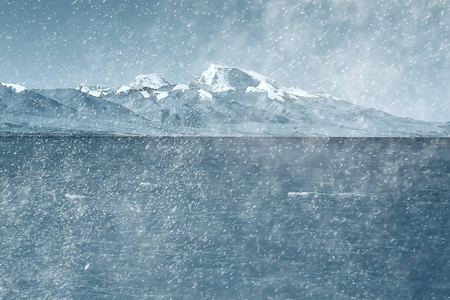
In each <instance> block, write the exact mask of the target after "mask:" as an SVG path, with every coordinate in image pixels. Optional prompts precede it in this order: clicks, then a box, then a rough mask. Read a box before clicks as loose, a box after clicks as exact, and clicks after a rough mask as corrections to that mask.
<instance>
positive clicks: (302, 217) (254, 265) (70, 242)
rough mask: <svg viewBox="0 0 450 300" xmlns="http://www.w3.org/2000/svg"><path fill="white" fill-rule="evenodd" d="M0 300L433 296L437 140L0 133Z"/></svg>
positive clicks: (445, 251)
mask: <svg viewBox="0 0 450 300" xmlns="http://www.w3.org/2000/svg"><path fill="white" fill-rule="evenodd" d="M0 204H1V205H0V298H2V299H20V298H23V299H30V298H54V299H63V298H68V299H111V298H117V299H147V298H148V299H169V298H171V299H199V298H203V299H212V298H215V299H279V298H281V299H289V298H291V299H350V298H355V299H362V298H368V299H372V298H381V299H424V298H427V299H444V298H447V297H448V296H449V295H450V245H449V237H450V139H446V138H442V139H431V138H430V139H426V138H425V139H419V138H410V139H408V138H406V139H395V138H120V137H117V138H112V137H0Z"/></svg>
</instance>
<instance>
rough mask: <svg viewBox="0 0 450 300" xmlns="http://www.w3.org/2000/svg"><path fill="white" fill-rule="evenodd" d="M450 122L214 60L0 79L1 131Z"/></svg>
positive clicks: (394, 132) (315, 128)
mask: <svg viewBox="0 0 450 300" xmlns="http://www.w3.org/2000/svg"><path fill="white" fill-rule="evenodd" d="M449 133H450V123H449V122H447V123H431V122H424V121H418V120H413V119H409V118H401V117H397V116H393V115H390V114H387V113H385V112H382V111H379V110H375V109H369V108H363V107H360V106H357V105H354V104H351V103H349V102H346V101H343V100H340V99H337V98H334V97H332V96H330V95H327V94H323V93H315V94H314V93H309V92H306V91H303V90H300V89H296V88H285V87H283V86H281V85H279V84H278V83H277V82H275V81H274V80H272V79H269V78H267V77H264V76H262V75H260V74H257V73H255V72H251V71H245V70H242V69H238V68H232V67H224V66H220V65H217V64H213V65H211V66H210V67H209V68H208V69H207V70H206V71H204V72H203V73H202V74H201V76H200V77H198V78H197V79H196V80H195V81H193V82H191V83H189V84H170V83H169V82H168V81H167V80H165V79H164V78H163V77H162V76H160V75H158V74H149V75H139V76H137V77H136V78H135V79H134V80H133V81H132V82H131V83H130V84H128V85H123V86H121V87H119V88H117V89H110V88H107V87H103V86H87V85H80V86H79V87H77V88H68V89H27V88H25V87H22V86H19V85H15V84H5V83H2V84H0V134H19V135H78V134H79V135H115V136H116V135H121V136H122V135H126V136H136V135H137V136H343V137H347V136H398V137H414V136H426V137H434V136H445V137H448V136H450V134H449Z"/></svg>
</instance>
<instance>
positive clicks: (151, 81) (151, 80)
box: [116, 73, 170, 94]
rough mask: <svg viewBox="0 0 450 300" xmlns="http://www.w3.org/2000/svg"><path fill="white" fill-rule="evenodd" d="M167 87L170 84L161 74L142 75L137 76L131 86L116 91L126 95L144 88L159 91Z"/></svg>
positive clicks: (124, 86)
mask: <svg viewBox="0 0 450 300" xmlns="http://www.w3.org/2000/svg"><path fill="white" fill-rule="evenodd" d="M166 85H170V83H169V82H168V81H167V80H166V79H164V78H163V77H162V76H161V75H159V74H155V73H151V74H141V75H138V76H136V77H135V78H134V79H133V81H132V82H130V84H129V85H123V86H121V87H120V88H119V89H118V90H117V91H116V93H117V94H119V93H123V92H125V93H126V92H128V91H130V90H140V89H143V88H151V89H154V90H157V89H159V88H161V87H163V86H166Z"/></svg>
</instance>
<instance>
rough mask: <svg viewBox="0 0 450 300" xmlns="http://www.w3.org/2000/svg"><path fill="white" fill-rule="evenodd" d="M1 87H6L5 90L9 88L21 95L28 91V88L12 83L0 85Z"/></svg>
mask: <svg viewBox="0 0 450 300" xmlns="http://www.w3.org/2000/svg"><path fill="white" fill-rule="evenodd" d="M0 84H1V85H3V86H5V87H7V88H11V89H12V90H13V91H15V92H16V93H21V92H23V91H25V90H28V88H26V87H24V86H21V85H18V84H13V83H3V82H1V83H0Z"/></svg>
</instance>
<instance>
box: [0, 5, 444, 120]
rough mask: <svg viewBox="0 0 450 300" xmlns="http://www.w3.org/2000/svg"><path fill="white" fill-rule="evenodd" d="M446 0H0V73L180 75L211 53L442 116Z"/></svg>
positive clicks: (382, 104)
mask: <svg viewBox="0 0 450 300" xmlns="http://www.w3.org/2000/svg"><path fill="white" fill-rule="evenodd" d="M449 6H450V5H449V4H448V2H447V1H446V0H430V1H426V0H414V1H407V0H393V1H372V0H340V1H338V0H328V1H325V0H317V1H293V0H272V1H270V0H258V1H242V0H233V1H226V0H208V1H194V0H172V1H163V0H161V1H144V0H134V1H132V0H125V1H113V0H89V1H88V0H84V1H81V0H40V1H39V0H30V1H25V0H15V1H13V0H10V1H6V0H0V82H8V83H17V84H22V85H25V86H27V87H29V88H57V87H76V86H77V85H78V84H79V83H87V84H101V85H106V86H108V87H118V86H120V85H122V84H127V83H129V82H130V81H131V80H132V79H133V78H134V77H135V76H136V75H139V74H143V73H159V74H161V75H162V76H163V77H165V78H166V79H167V80H168V81H170V82H171V83H189V82H190V81H193V80H194V79H195V76H198V75H200V73H201V72H202V71H203V70H205V69H206V68H207V67H208V66H209V65H210V64H211V63H212V62H217V63H221V64H225V65H230V66H234V67H238V68H243V69H247V70H252V71H255V72H258V73H261V74H263V75H265V76H268V77H270V78H272V79H274V80H276V81H278V82H279V83H281V84H283V85H285V86H287V87H291V86H292V87H299V88H301V89H304V90H307V91H311V92H316V91H321V92H326V93H328V94H331V95H333V96H336V97H339V98H342V99H344V100H347V101H350V102H353V103H355V104H358V105H361V106H366V107H374V108H377V109H382V110H384V111H386V112H389V113H392V114H396V115H400V116H407V117H412V118H415V119H420V120H427V121H450V84H449V83H450V68H449V61H450V14H449V10H450V7H449Z"/></svg>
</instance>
